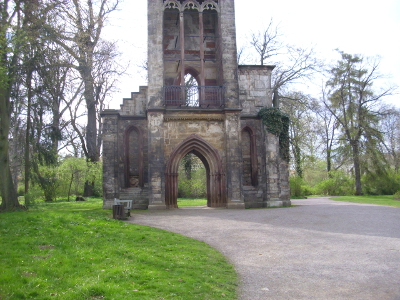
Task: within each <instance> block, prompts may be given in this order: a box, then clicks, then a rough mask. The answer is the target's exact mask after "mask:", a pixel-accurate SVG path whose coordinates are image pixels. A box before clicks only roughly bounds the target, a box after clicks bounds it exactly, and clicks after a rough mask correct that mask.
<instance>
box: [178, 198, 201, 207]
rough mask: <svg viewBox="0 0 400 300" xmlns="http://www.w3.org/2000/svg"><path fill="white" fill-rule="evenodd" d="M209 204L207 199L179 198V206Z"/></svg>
mask: <svg viewBox="0 0 400 300" xmlns="http://www.w3.org/2000/svg"><path fill="white" fill-rule="evenodd" d="M203 205H207V199H191V198H178V207H184V206H203Z"/></svg>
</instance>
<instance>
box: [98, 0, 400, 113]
mask: <svg viewBox="0 0 400 300" xmlns="http://www.w3.org/2000/svg"><path fill="white" fill-rule="evenodd" d="M154 1H160V0H154ZM235 10H236V30H237V39H238V44H239V43H240V41H239V40H241V39H243V38H244V37H245V36H246V34H247V35H248V34H249V33H250V32H251V31H257V30H258V28H266V26H267V25H268V23H269V21H270V19H271V18H273V20H274V23H275V24H279V28H280V32H281V33H282V34H283V38H284V41H285V42H286V43H289V44H293V45H298V46H300V47H310V46H313V47H314V49H315V50H316V52H317V53H318V55H319V58H321V59H325V60H326V61H327V62H328V63H332V62H334V61H336V60H337V59H338V58H339V56H338V54H337V53H336V52H335V51H334V49H336V48H338V49H340V50H341V51H344V52H346V53H350V54H360V55H363V56H380V57H381V64H380V72H381V73H382V74H384V75H387V76H390V77H391V78H388V79H387V80H386V82H385V84H391V85H400V1H399V0H380V1H372V0H335V1H332V0H301V1H299V0H278V1H276V0H275V1H266V0H252V1H250V0H235ZM104 33H105V38H106V39H114V40H118V44H119V50H120V52H121V53H122V54H123V56H122V58H121V60H120V63H121V65H124V66H126V65H128V64H129V66H130V67H129V69H128V72H129V75H127V76H125V77H124V78H122V79H121V82H120V85H119V86H118V87H119V89H120V92H119V93H116V94H115V96H114V97H113V100H112V101H111V103H110V108H119V106H120V104H122V98H123V97H130V92H136V91H138V90H139V86H140V85H146V79H145V78H144V76H143V75H140V74H138V71H140V68H139V67H137V65H139V64H140V63H141V62H142V61H144V60H145V59H146V54H147V1H146V0H124V1H122V2H121V3H120V5H119V11H117V12H114V13H113V14H112V15H111V17H110V19H109V24H108V28H107V29H106V30H105V32H104ZM380 84H381V83H380ZM399 92H400V91H399ZM315 96H316V95H315ZM387 101H388V102H389V103H393V104H395V105H396V106H398V107H400V95H396V96H392V97H390V98H388V99H387Z"/></svg>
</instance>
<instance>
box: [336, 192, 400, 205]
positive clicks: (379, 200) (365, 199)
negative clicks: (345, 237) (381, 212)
mask: <svg viewBox="0 0 400 300" xmlns="http://www.w3.org/2000/svg"><path fill="white" fill-rule="evenodd" d="M331 200H335V201H345V202H356V203H366V204H378V205H386V206H394V207H400V201H398V200H393V196H391V195H390V196H340V197H334V198H331Z"/></svg>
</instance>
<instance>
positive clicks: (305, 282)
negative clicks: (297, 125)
mask: <svg viewBox="0 0 400 300" xmlns="http://www.w3.org/2000/svg"><path fill="white" fill-rule="evenodd" d="M292 204H293V205H294V206H293V207H290V208H279V209H247V210H228V209H209V208H203V209H199V208H182V209H177V210H166V211H135V212H134V213H133V214H132V216H133V217H132V218H131V220H130V222H132V223H136V224H142V225H148V226H152V227H157V228H161V229H165V230H169V231H172V232H176V233H180V234H182V235H185V236H189V237H192V238H195V239H197V240H201V241H204V242H206V243H208V244H209V245H211V246H212V247H214V248H216V249H218V250H219V251H220V252H222V253H223V254H224V255H226V256H227V257H228V258H229V259H230V261H231V262H232V263H233V264H234V265H235V267H236V270H237V271H238V273H239V275H240V276H241V285H240V292H239V299H243V300H257V299H273V300H279V299H285V300H287V299H308V300H309V299H319V300H320V299H340V300H343V299H347V300H352V299H354V300H355V299H357V300H368V299H371V300H377V299H379V300H384V299H390V300H399V299H400V209H398V208H391V207H384V206H375V205H364V204H354V203H346V202H336V201H331V200H328V199H327V198H311V199H308V200H293V201H292Z"/></svg>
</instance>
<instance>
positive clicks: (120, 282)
mask: <svg viewBox="0 0 400 300" xmlns="http://www.w3.org/2000/svg"><path fill="white" fill-rule="evenodd" d="M101 205H102V202H101V199H88V201H86V202H63V201H60V202H55V203H39V204H37V205H36V206H35V207H34V208H31V209H30V210H29V211H28V212H12V213H0V245H1V247H0V270H1V272H0V299H2V300H5V299H13V300H14V299H71V300H77V299H85V300H86V299H151V300H155V299H174V300H175V299H185V300H187V299H236V287H237V275H236V273H235V271H234V268H233V267H232V265H230V264H229V263H228V262H227V260H226V259H225V258H224V257H223V256H222V255H221V254H220V253H219V252H217V251H216V250H214V249H213V248H211V247H210V246H208V245H207V244H205V243H203V242H199V241H196V240H193V239H190V238H186V237H183V236H181V235H178V234H174V233H170V232H166V231H162V230H158V229H154V228H150V227H145V226H139V225H134V224H129V223H126V222H123V221H117V220H113V219H111V215H112V212H111V210H103V209H101Z"/></svg>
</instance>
